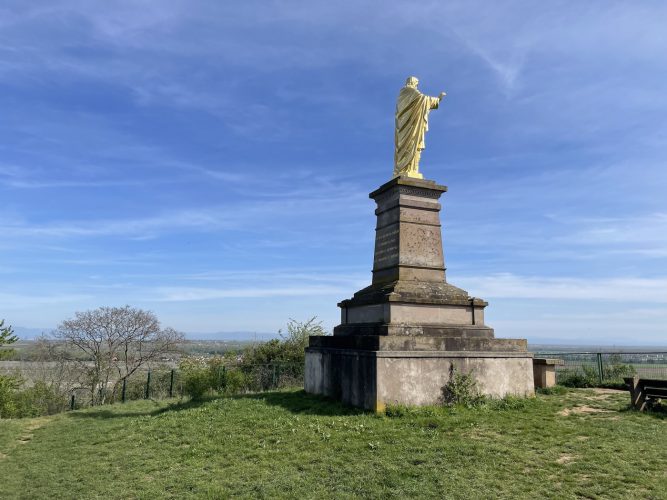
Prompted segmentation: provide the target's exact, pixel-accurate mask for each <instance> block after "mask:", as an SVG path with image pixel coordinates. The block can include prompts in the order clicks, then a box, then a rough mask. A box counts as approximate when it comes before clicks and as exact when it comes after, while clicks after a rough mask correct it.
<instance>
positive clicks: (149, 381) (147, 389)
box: [144, 370, 151, 399]
mask: <svg viewBox="0 0 667 500" xmlns="http://www.w3.org/2000/svg"><path fill="white" fill-rule="evenodd" d="M150 394H151V371H150V370H148V376H147V377H146V395H145V396H144V399H148V397H149V396H150Z"/></svg>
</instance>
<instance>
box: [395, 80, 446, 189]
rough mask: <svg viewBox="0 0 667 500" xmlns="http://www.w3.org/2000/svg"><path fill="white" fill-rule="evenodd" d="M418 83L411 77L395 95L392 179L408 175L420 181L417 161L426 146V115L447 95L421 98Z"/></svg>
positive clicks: (422, 95)
mask: <svg viewBox="0 0 667 500" xmlns="http://www.w3.org/2000/svg"><path fill="white" fill-rule="evenodd" d="M418 84H419V80H418V79H417V78H416V77H414V76H411V77H410V78H408V79H407V80H406V82H405V87H403V88H402V89H401V92H400V93H399V94H398V101H397V103H396V129H395V133H394V177H397V176H399V175H407V176H408V177H415V178H417V179H423V177H424V176H423V175H422V174H420V173H419V159H420V157H421V152H422V151H423V150H424V147H425V146H426V144H425V142H424V135H425V134H426V131H427V130H428V113H429V111H431V110H432V109H436V108H437V107H438V106H439V104H440V101H442V98H443V97H445V96H446V95H447V94H446V93H445V92H441V93H440V95H439V96H438V97H430V96H427V95H424V94H422V93H421V92H419V90H418V89H417V85H418Z"/></svg>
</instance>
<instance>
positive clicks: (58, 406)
mask: <svg viewBox="0 0 667 500" xmlns="http://www.w3.org/2000/svg"><path fill="white" fill-rule="evenodd" d="M0 375H5V376H10V377H14V378H15V379H16V380H18V381H20V382H19V384H20V385H19V387H18V388H19V391H20V392H21V393H22V394H23V395H24V397H23V400H24V401H25V404H26V405H29V404H30V405H32V404H34V403H35V401H34V400H35V399H38V400H39V401H38V405H37V406H39V408H40V409H39V410H38V409H35V410H30V411H35V412H40V413H48V414H51V413H59V412H61V411H63V410H74V409H80V408H85V407H89V406H94V405H99V404H111V403H119V402H126V401H132V400H138V399H154V400H159V399H166V398H182V397H187V396H189V395H191V392H190V393H189V391H188V384H193V383H195V384H196V383H197V380H196V378H197V376H201V373H200V374H192V373H190V374H188V373H186V372H185V371H184V370H181V369H177V368H174V369H172V368H170V367H169V366H164V365H162V366H159V365H158V366H154V367H151V368H150V369H143V370H138V371H136V372H134V373H133V374H132V375H130V376H129V377H127V378H125V379H115V380H111V381H110V382H108V383H106V384H92V385H91V383H90V382H89V380H88V378H87V376H86V370H85V369H81V368H80V367H77V366H76V365H71V366H67V367H66V368H63V365H58V364H56V363H51V362H44V363H40V362H30V363H20V362H16V363H13V364H11V365H9V366H5V367H2V369H0ZM204 376H205V377H207V380H206V381H203V382H202V383H204V384H207V387H209V389H208V390H207V392H218V393H224V394H238V393H246V392H259V391H267V390H275V389H280V388H286V387H303V378H304V365H303V364H302V363H280V362H276V363H269V364H255V365H247V364H227V365H223V364H221V365H220V366H219V367H216V369H215V370H211V369H209V370H208V371H207V372H205V375H204ZM193 380H194V381H193ZM211 389H212V390H211ZM46 399H48V401H46ZM37 414H38V413H35V414H34V415H33V416H36V415H37Z"/></svg>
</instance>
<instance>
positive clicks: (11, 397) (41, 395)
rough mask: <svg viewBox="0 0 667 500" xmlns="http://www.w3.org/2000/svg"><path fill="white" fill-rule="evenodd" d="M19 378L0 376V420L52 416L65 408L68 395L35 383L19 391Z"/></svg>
mask: <svg viewBox="0 0 667 500" xmlns="http://www.w3.org/2000/svg"><path fill="white" fill-rule="evenodd" d="M22 383H23V381H22V380H21V379H20V378H19V377H7V376H0V418H23V417H39V416H41V415H53V414H54V413H60V412H61V411H64V410H65V409H66V408H67V405H68V395H67V394H64V393H62V392H60V391H58V389H57V388H56V387H54V386H52V385H49V384H47V383H46V382H43V381H37V382H35V384H34V385H33V386H31V387H27V388H25V389H21V385H22Z"/></svg>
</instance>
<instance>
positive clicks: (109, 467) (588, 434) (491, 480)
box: [0, 390, 667, 499]
mask: <svg viewBox="0 0 667 500" xmlns="http://www.w3.org/2000/svg"><path fill="white" fill-rule="evenodd" d="M628 402H629V396H628V393H627V392H614V391H603V390H572V391H569V392H567V393H565V394H559V395H539V396H538V397H537V398H535V399H532V400H529V401H528V402H527V403H525V404H523V405H522V404H514V405H513V404H510V405H507V408H505V409H497V408H495V409H490V408H475V409H461V408H457V409H445V408H428V409H422V410H419V411H407V412H406V411H396V412H394V413H395V414H396V413H397V414H398V415H395V416H386V415H383V416H376V415H373V414H369V413H363V412H360V411H357V410H354V409H349V408H345V407H342V406H340V405H338V404H336V403H332V402H329V401H326V400H323V399H320V398H316V397H311V396H308V395H306V394H304V393H303V391H287V392H271V393H265V394H259V395H248V396H238V397H228V398H218V399H213V400H209V401H206V402H204V403H200V404H195V403H178V402H177V401H174V400H172V401H170V402H169V401H168V402H152V401H141V402H133V403H127V404H125V405H121V404H118V405H115V406H108V407H99V408H93V409H89V410H83V411H77V412H71V413H67V414H62V415H56V416H53V417H45V418H39V419H26V420H13V421H12V420H9V421H7V420H4V421H0V497H1V498H3V499H4V498H163V497H167V498H169V497H171V498H183V497H203V498H221V497H259V498H276V497H303V498H327V497H329V498H331V497H346V498H349V497H363V498H385V497H389V498H403V497H439V498H443V497H444V498H517V497H520V498H533V497H540V496H541V497H548V498H575V497H586V498H667V419H666V418H665V414H662V413H658V414H655V413H654V414H640V413H637V412H634V411H630V410H628Z"/></svg>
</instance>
